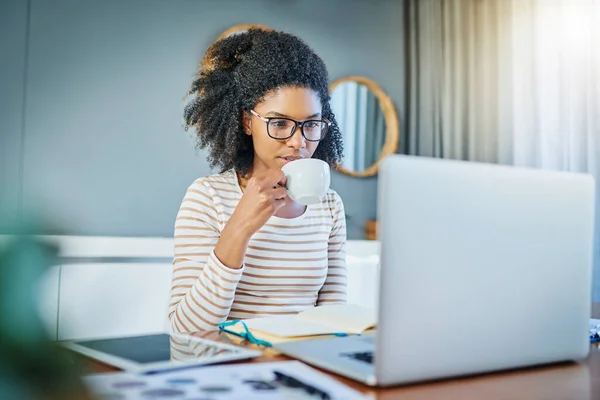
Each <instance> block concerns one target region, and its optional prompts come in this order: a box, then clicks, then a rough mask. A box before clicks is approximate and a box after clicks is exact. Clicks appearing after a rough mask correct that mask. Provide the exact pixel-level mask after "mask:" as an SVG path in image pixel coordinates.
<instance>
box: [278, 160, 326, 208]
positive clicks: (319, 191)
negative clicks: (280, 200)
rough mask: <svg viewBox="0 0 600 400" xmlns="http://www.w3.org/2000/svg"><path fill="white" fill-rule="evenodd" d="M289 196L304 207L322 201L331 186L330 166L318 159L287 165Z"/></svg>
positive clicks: (283, 169) (284, 171)
mask: <svg viewBox="0 0 600 400" xmlns="http://www.w3.org/2000/svg"><path fill="white" fill-rule="evenodd" d="M281 170H282V171H283V173H284V174H285V176H286V178H287V184H286V188H287V191H288V196H290V198H291V199H292V200H294V201H297V202H298V203H300V204H303V205H305V206H306V205H309V204H316V203H319V202H320V201H321V199H322V198H323V196H325V193H327V189H329V185H330V184H331V172H330V168H329V164H327V163H326V162H325V161H322V160H319V159H316V158H303V159H299V160H295V161H292V162H289V163H287V164H285V165H284V166H283V167H282V168H281Z"/></svg>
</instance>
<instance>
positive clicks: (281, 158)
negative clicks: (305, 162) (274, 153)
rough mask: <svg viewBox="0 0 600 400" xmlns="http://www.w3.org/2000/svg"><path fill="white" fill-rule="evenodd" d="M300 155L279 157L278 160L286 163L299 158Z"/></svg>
mask: <svg viewBox="0 0 600 400" xmlns="http://www.w3.org/2000/svg"><path fill="white" fill-rule="evenodd" d="M301 158H302V157H279V160H281V162H282V163H283V165H285V164H287V163H291V162H292V161H296V160H300V159H301Z"/></svg>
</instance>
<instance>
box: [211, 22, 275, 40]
mask: <svg viewBox="0 0 600 400" xmlns="http://www.w3.org/2000/svg"><path fill="white" fill-rule="evenodd" d="M250 28H259V29H262V30H264V31H272V30H273V28H270V27H268V26H266V25H261V24H239V25H234V26H232V27H231V28H229V29H227V30H226V31H225V32H223V33H221V34H220V35H219V37H217V39H216V41H217V40H221V39H223V38H226V37H227V36H229V35H231V34H232V33H235V32H239V31H247V30H248V29H250Z"/></svg>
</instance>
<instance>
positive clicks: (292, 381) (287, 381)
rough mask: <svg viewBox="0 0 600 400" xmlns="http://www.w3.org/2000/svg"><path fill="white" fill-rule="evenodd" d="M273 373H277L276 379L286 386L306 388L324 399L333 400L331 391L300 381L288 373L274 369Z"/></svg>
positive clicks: (305, 389)
mask: <svg viewBox="0 0 600 400" xmlns="http://www.w3.org/2000/svg"><path fill="white" fill-rule="evenodd" d="M273 373H274V374H275V381H277V382H279V383H281V384H282V385H284V386H287V387H289V388H298V389H304V391H305V392H307V393H308V394H311V395H317V396H319V398H320V399H322V400H331V396H330V395H329V393H327V392H325V391H323V390H321V389H319V388H316V387H314V386H312V385H309V384H306V383H303V382H301V381H299V380H298V379H296V378H294V377H292V376H289V375H286V374H284V373H283V372H280V371H273Z"/></svg>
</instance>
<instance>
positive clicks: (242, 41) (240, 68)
mask: <svg viewBox="0 0 600 400" xmlns="http://www.w3.org/2000/svg"><path fill="white" fill-rule="evenodd" d="M282 87H303V88H310V89H313V90H314V91H315V92H316V93H318V95H319V97H320V99H321V105H322V115H323V116H324V117H325V118H327V119H328V120H329V121H331V126H330V127H329V130H328V132H327V136H326V137H325V138H324V139H323V140H322V141H321V142H320V143H319V146H318V147H317V149H316V151H315V153H314V155H313V157H314V158H318V159H321V160H323V161H325V162H327V163H328V164H329V165H331V166H335V165H337V164H338V163H339V162H340V161H341V158H342V154H343V147H342V146H343V144H342V137H341V134H340V131H339V128H338V125H337V123H336V120H335V116H334V115H333V112H332V111H331V107H330V104H329V102H330V94H329V88H328V75H327V69H326V67H325V63H324V62H323V60H321V58H320V57H319V56H317V55H316V54H315V53H314V51H313V50H312V49H311V48H310V47H308V46H307V45H306V44H305V43H304V42H303V41H302V40H300V39H299V38H297V37H295V36H293V35H290V34H288V33H284V32H279V31H271V30H269V31H267V30H262V29H256V28H252V29H249V30H248V31H246V32H244V33H239V34H234V35H231V36H228V37H226V38H223V39H221V40H218V41H217V42H215V43H213V44H212V45H211V46H210V47H209V48H208V50H207V51H206V54H205V56H204V58H203V59H202V62H201V63H200V65H199V68H198V72H197V74H196V76H195V78H194V81H193V83H192V86H191V89H190V91H189V93H188V95H190V96H191V97H192V100H191V101H190V102H189V103H188V104H187V106H186V107H185V110H184V119H185V129H186V130H188V129H189V128H190V127H193V128H194V129H195V133H196V137H197V144H198V147H199V148H200V149H204V148H208V150H209V157H208V159H209V161H210V166H211V168H218V169H220V170H221V172H223V171H226V170H229V169H231V168H235V170H237V171H239V172H241V173H243V174H247V173H248V172H249V171H250V170H251V168H252V163H253V161H254V147H253V144H252V138H251V137H250V136H248V135H246V134H245V133H244V126H243V119H242V115H243V112H244V111H249V110H251V109H252V108H254V106H255V105H256V104H257V103H259V102H261V100H262V99H263V98H264V97H265V95H266V94H267V93H269V92H271V91H273V90H276V89H278V88H282Z"/></svg>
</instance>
